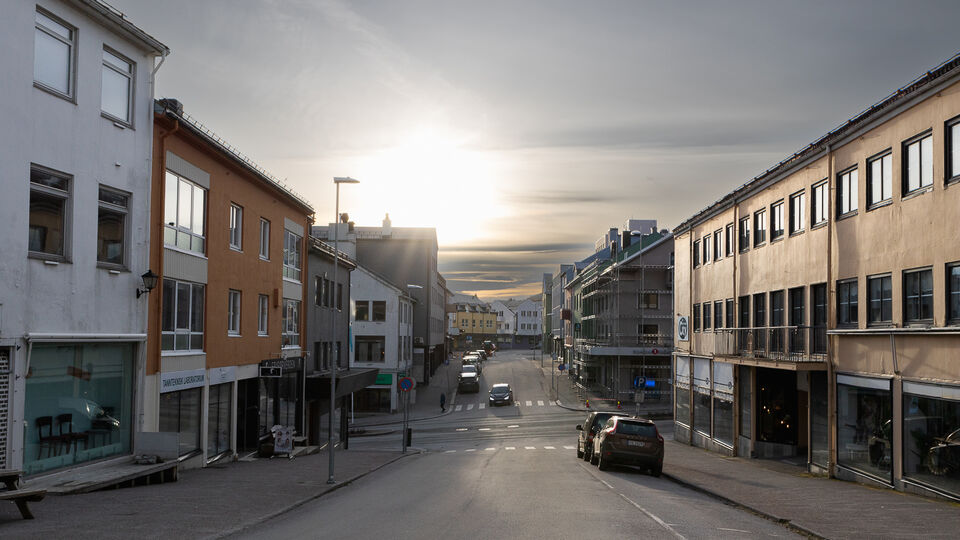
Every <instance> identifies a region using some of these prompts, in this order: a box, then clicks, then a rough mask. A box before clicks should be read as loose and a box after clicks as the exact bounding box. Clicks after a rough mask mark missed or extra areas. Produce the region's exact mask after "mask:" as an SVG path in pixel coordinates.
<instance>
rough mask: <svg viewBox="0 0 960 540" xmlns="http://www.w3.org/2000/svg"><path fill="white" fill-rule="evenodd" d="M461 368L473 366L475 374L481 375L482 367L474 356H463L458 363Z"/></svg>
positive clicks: (478, 359)
mask: <svg viewBox="0 0 960 540" xmlns="http://www.w3.org/2000/svg"><path fill="white" fill-rule="evenodd" d="M460 365H461V366H473V367H475V368H477V373H483V366H482V365H481V363H480V358H479V357H476V356H465V357H464V358H463V360H462V361H461V362H460Z"/></svg>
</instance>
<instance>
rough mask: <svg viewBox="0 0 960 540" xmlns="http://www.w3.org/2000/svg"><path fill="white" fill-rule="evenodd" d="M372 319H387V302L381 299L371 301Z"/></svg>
mask: <svg viewBox="0 0 960 540" xmlns="http://www.w3.org/2000/svg"><path fill="white" fill-rule="evenodd" d="M371 320H374V321H385V320H387V303H386V302H384V301H383V300H374V301H373V319H371Z"/></svg>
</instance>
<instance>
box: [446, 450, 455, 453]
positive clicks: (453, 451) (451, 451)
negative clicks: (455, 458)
mask: <svg viewBox="0 0 960 540" xmlns="http://www.w3.org/2000/svg"><path fill="white" fill-rule="evenodd" d="M456 453H457V451H456V450H447V451H446V452H444V454H456Z"/></svg>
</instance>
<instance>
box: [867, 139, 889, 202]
mask: <svg viewBox="0 0 960 540" xmlns="http://www.w3.org/2000/svg"><path fill="white" fill-rule="evenodd" d="M892 192H893V154H892V153H890V152H889V151H887V154H886V155H884V156H880V157H876V158H872V159H869V160H867V208H870V207H871V206H876V205H878V204H880V203H882V202H885V201H889V200H890V197H892Z"/></svg>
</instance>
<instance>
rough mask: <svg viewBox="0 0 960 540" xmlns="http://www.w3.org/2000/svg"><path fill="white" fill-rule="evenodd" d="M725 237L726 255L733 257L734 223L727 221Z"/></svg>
mask: <svg viewBox="0 0 960 540" xmlns="http://www.w3.org/2000/svg"><path fill="white" fill-rule="evenodd" d="M723 232H724V238H723V247H724V255H726V256H727V257H733V251H734V245H733V242H734V240H733V234H734V232H733V223H727V226H726V227H724V231H723Z"/></svg>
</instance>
